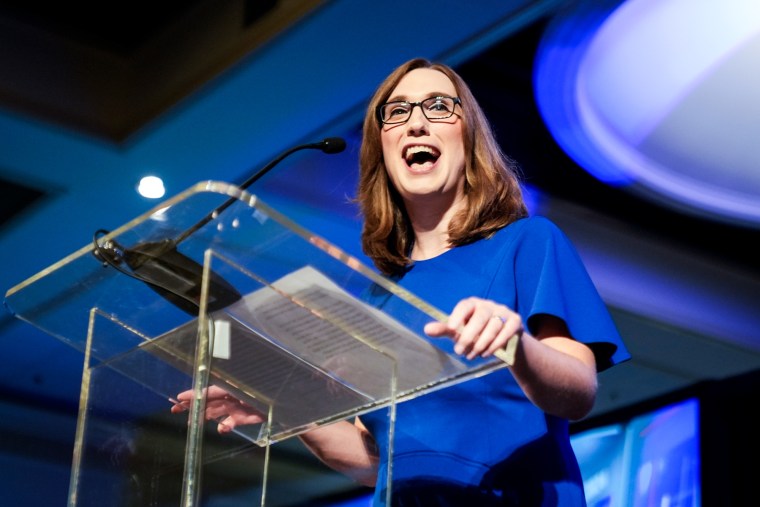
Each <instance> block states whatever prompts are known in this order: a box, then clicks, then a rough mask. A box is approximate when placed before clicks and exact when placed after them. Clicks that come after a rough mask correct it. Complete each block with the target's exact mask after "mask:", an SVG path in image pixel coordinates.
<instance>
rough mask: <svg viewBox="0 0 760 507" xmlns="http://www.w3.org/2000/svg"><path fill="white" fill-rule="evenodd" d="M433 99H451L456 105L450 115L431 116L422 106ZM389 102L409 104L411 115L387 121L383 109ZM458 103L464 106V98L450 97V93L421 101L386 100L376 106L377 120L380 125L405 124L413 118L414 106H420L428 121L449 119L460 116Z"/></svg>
mask: <svg viewBox="0 0 760 507" xmlns="http://www.w3.org/2000/svg"><path fill="white" fill-rule="evenodd" d="M431 99H451V100H453V101H454V107H452V108H451V114H450V115H448V116H441V117H438V118H429V117H428V115H427V114H426V113H425V108H424V107H422V103H423V102H427V101H428V100H431ZM389 104H409V106H410V108H409V116H408V117H407V118H406V119H405V120H404V121H396V122H387V121H384V120H383V116H382V109H383V108H384V107H386V106H388V105H389ZM457 104H459V107H462V99H460V98H459V97H449V96H448V95H436V96H434V97H428V98H426V99H424V100H420V101H419V102H409V101H408V100H391V101H390V102H385V103H383V104H380V105H379V106H377V107H376V108H375V116H376V117H377V121H378V122H379V123H380V125H381V126H382V125H403V124H404V123H406V122H408V121H409V120H410V119H411V118H412V113H413V112H414V108H415V107H417V106H419V108H420V111H422V116H424V117H425V118H426V119H427V120H428V121H438V120H448V119H449V118H451V117H452V116H454V115H457V116H459V114H458V113H456V112H454V109H455V108H456V106H457Z"/></svg>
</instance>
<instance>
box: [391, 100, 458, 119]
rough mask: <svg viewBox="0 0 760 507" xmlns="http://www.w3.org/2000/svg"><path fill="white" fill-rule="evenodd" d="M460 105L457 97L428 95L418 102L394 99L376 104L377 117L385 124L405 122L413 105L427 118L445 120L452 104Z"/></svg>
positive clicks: (451, 111) (452, 112) (450, 111)
mask: <svg viewBox="0 0 760 507" xmlns="http://www.w3.org/2000/svg"><path fill="white" fill-rule="evenodd" d="M457 104H459V105H460V106H461V105H462V101H461V100H459V97H430V98H429V99H425V100H422V101H420V102H407V101H406V100H394V101H393V102H386V103H385V104H382V105H380V106H377V119H378V121H379V122H380V123H384V124H385V125H396V124H399V123H406V122H407V121H409V118H411V117H412V111H413V110H414V107H415V106H420V109H421V110H422V114H423V115H425V118H427V119H428V120H445V119H446V118H451V117H452V116H453V115H454V114H455V113H454V106H456V105H457Z"/></svg>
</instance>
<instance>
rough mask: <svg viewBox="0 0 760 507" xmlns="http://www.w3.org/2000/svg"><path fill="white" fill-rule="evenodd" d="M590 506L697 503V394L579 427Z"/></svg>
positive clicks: (578, 449) (682, 506) (576, 444)
mask: <svg viewBox="0 0 760 507" xmlns="http://www.w3.org/2000/svg"><path fill="white" fill-rule="evenodd" d="M571 443H572V446H573V449H574V450H575V453H576V455H577V457H578V462H579V464H580V467H581V474H582V476H583V484H584V488H585V491H586V500H587V503H588V507H645V506H646V507H655V506H656V507H699V506H700V505H701V496H700V493H701V484H700V445H699V400H698V399H696V398H689V399H686V400H683V401H678V402H675V403H672V404H669V405H666V406H663V407H662V408H659V409H655V410H652V411H650V412H647V413H644V414H641V415H637V416H633V417H631V418H630V419H629V420H625V421H620V422H618V423H609V424H605V425H601V426H598V427H592V428H589V429H587V430H584V431H581V432H578V433H575V434H574V435H572V436H571Z"/></svg>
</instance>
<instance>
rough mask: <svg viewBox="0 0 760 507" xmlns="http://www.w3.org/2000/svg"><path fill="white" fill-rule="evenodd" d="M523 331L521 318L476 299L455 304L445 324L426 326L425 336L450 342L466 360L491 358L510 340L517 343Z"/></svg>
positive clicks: (499, 307) (485, 301)
mask: <svg viewBox="0 0 760 507" xmlns="http://www.w3.org/2000/svg"><path fill="white" fill-rule="evenodd" d="M523 329H524V328H523V321H522V317H520V315H519V314H517V313H516V312H514V311H512V310H511V309H510V308H509V307H507V306H505V305H502V304H499V303H496V302H495V301H491V300H488V299H481V298H477V297H470V298H467V299H463V300H461V301H460V302H459V303H457V305H456V306H455V307H454V310H453V311H452V312H451V315H449V319H448V321H447V322H430V323H428V324H426V325H425V333H426V334H427V335H428V336H432V337H442V336H448V337H450V338H452V339H453V340H454V343H455V345H454V352H456V353H457V354H460V355H465V356H466V357H467V359H474V358H475V357H477V356H481V357H489V356H491V355H493V353H494V352H496V351H497V350H499V349H503V348H506V345H507V342H508V341H509V340H511V339H519V338H520V336H521V335H522V333H523Z"/></svg>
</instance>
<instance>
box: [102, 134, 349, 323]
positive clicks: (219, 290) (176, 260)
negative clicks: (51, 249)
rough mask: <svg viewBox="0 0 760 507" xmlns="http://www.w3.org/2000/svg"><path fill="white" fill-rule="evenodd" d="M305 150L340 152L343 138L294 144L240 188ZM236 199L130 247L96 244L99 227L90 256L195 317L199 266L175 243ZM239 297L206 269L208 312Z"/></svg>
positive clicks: (217, 276)
mask: <svg viewBox="0 0 760 507" xmlns="http://www.w3.org/2000/svg"><path fill="white" fill-rule="evenodd" d="M305 149H318V150H322V151H323V152H324V153H327V154H334V153H340V152H342V151H343V150H345V149H346V141H345V140H343V138H340V137H328V138H326V139H323V140H322V141H320V142H317V143H309V144H301V145H298V146H294V147H293V148H290V149H288V150H286V151H284V152H283V153H281V154H280V155H279V156H278V157H277V158H275V159H274V160H272V161H271V162H269V163H268V164H267V165H265V166H264V167H262V168H261V169H259V170H258V171H256V172H255V173H254V174H253V175H252V176H251V177H250V178H248V179H247V180H246V181H244V182H243V183H242V184H241V185H240V188H243V189H245V188H248V187H249V186H250V185H251V184H252V183H254V182H255V181H256V180H258V179H259V178H261V177H262V176H263V175H264V174H266V173H267V172H268V171H269V170H270V169H272V168H273V167H274V166H275V165H277V164H278V163H280V162H281V161H282V160H283V159H284V158H285V157H287V156H288V155H290V154H292V153H294V152H296V151H300V150H305ZM236 200H237V199H235V198H234V197H231V198H229V199H228V200H227V201H225V202H224V203H222V204H221V205H220V206H218V207H217V208H215V209H214V210H212V211H211V212H210V213H209V214H208V215H206V216H205V217H203V218H202V219H201V220H200V221H199V222H198V223H196V224H195V225H193V226H192V227H190V228H188V229H187V230H185V231H184V232H182V233H181V234H180V235H179V236H177V237H176V238H174V239H171V238H167V239H164V240H162V241H153V242H145V243H138V244H137V245H135V246H133V247H131V248H124V247H122V246H121V245H119V244H118V243H117V242H115V241H113V240H110V241H108V242H106V243H105V244H100V243H99V242H98V239H99V237H100V236H102V235H104V234H107V233H108V231H106V230H103V229H100V230H98V231H96V232H95V235H94V237H93V245H94V247H93V255H94V256H95V257H96V258H97V259H98V260H100V261H101V262H103V264H104V266H111V267H113V268H114V269H116V270H118V271H120V272H121V273H124V274H125V275H127V276H130V277H132V278H136V279H138V280H140V281H142V282H144V283H146V284H147V285H148V286H149V287H150V288H151V289H153V290H154V291H156V292H157V293H158V294H159V295H160V296H161V297H163V298H164V299H166V300H168V301H169V302H171V303H172V304H174V305H175V306H177V307H178V308H180V309H181V310H184V311H185V312H187V313H189V314H190V315H193V316H197V315H198V311H199V309H200V292H201V282H202V279H203V266H202V265H201V264H199V263H198V262H196V261H194V260H193V259H191V258H189V257H187V256H186V255H184V254H182V253H180V252H179V251H178V250H177V245H179V243H181V242H182V241H184V240H185V239H186V238H187V237H189V236H190V235H191V234H193V233H194V232H195V231H197V230H198V229H200V228H201V227H203V226H204V225H206V224H207V223H208V222H210V221H211V220H213V219H214V218H215V217H216V216H218V215H219V213H221V212H222V211H224V210H225V209H227V208H228V207H229V206H231V205H232V204H233V203H234V202H235V201H236ZM122 264H126V266H127V267H129V271H128V270H126V269H125V268H124V267H122ZM241 297H242V296H241V294H240V293H239V292H238V291H237V289H235V287H233V286H232V285H231V284H230V283H229V282H227V281H226V280H224V278H222V277H221V276H219V275H218V274H217V273H214V272H213V271H211V272H210V277H209V297H208V299H207V306H208V311H210V312H212V311H215V310H220V309H222V308H225V307H227V306H229V305H230V304H232V303H234V302H235V301H237V300H239V299H240V298H241Z"/></svg>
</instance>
